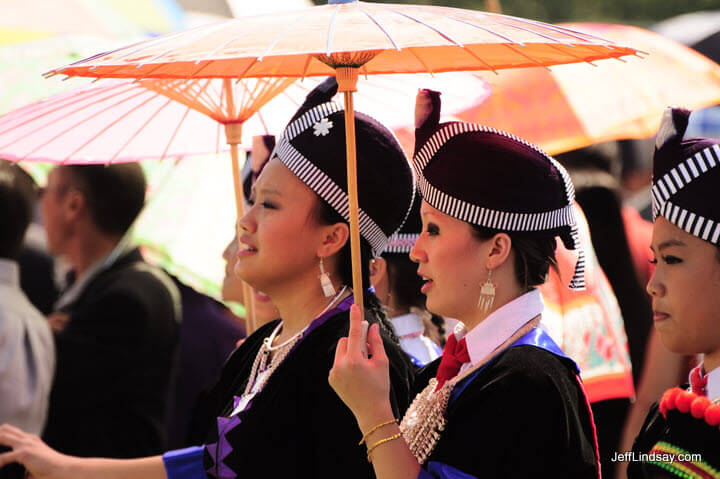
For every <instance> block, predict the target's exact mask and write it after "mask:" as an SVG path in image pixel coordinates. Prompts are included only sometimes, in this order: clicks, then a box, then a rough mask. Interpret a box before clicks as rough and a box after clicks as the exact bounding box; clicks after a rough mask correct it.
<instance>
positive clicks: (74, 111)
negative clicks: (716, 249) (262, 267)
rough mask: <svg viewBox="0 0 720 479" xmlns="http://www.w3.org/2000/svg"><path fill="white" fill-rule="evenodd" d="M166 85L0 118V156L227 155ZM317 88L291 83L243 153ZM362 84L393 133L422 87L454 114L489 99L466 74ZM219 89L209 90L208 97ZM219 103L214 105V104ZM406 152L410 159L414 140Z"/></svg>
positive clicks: (371, 109)
mask: <svg viewBox="0 0 720 479" xmlns="http://www.w3.org/2000/svg"><path fill="white" fill-rule="evenodd" d="M163 81H164V80H142V81H139V82H131V81H129V80H103V81H102V82H101V83H98V84H97V85H89V86H86V87H83V88H79V89H75V90H72V91H68V92H64V93H61V94H58V95H54V96H52V97H49V98H47V99H45V100H41V101H39V102H36V103H32V104H30V105H27V106H25V107H22V108H19V109H17V110H14V111H12V112H10V113H8V114H6V115H4V116H0V157H1V158H5V159H8V160H12V161H22V160H25V161H40V162H53V163H63V164H94V163H103V164H105V163H118V162H128V161H138V160H143V159H149V158H159V159H164V158H175V159H178V158H182V157H186V156H196V155H206V154H215V153H220V152H223V151H227V149H228V146H227V144H226V138H225V132H224V130H223V125H222V123H220V122H219V121H217V120H218V119H217V118H216V119H213V118H211V117H210V116H209V115H210V113H208V111H204V110H203V112H200V111H197V110H195V109H193V108H190V107H189V106H186V105H184V104H182V103H180V102H179V101H175V100H172V99H170V98H168V97H166V96H164V95H163V94H162V91H163V89H162V88H158V87H157V84H154V83H153V82H155V83H158V82H163ZM174 81H177V80H174ZM195 81H203V82H222V80H195ZM248 81H250V80H248ZM318 81H321V80H318V79H306V80H304V81H302V82H296V83H293V84H292V85H291V86H290V87H289V88H288V89H286V90H284V91H283V92H281V93H280V94H278V95H277V96H276V97H275V98H274V99H272V100H270V102H269V103H267V104H266V105H265V106H264V107H263V108H262V109H261V110H260V112H259V113H257V114H254V115H253V116H251V117H250V118H249V119H247V120H246V121H245V122H244V123H243V127H242V128H243V143H242V146H243V147H245V148H246V149H249V148H250V141H251V138H252V137H253V136H254V135H260V134H267V133H279V132H280V131H281V130H282V128H284V126H285V124H286V123H287V121H288V120H289V119H290V117H291V116H292V115H293V114H294V113H295V111H296V110H297V108H298V107H299V105H300V104H301V103H302V102H303V100H304V98H305V96H306V94H307V93H308V92H309V91H310V90H311V89H312V88H313V87H314V86H315V85H316V84H317V82H318ZM361 83H363V85H362V89H361V90H360V94H359V95H358V96H357V100H356V105H357V108H358V109H359V110H361V111H365V112H367V113H368V114H370V115H372V116H375V117H376V118H377V119H378V120H379V121H381V122H383V123H385V124H387V125H388V126H389V127H390V128H401V127H403V126H407V125H408V124H411V123H412V121H413V111H414V102H415V92H416V90H417V88H420V87H429V88H434V89H440V90H442V91H444V92H446V93H445V94H444V96H443V102H444V103H446V104H447V105H448V109H447V111H448V112H449V113H452V112H453V111H461V110H463V109H465V108H468V107H471V106H473V105H477V104H479V103H481V102H482V101H483V100H484V99H485V98H487V95H488V94H489V88H488V87H487V84H486V83H485V81H484V80H482V79H480V78H479V77H478V76H475V75H473V74H469V73H448V74H442V75H437V76H436V77H435V78H432V77H430V76H426V75H393V76H387V77H385V76H375V77H372V78H371V79H369V80H361ZM151 86H152V87H153V88H154V90H157V91H154V90H153V89H150V87H151ZM214 87H216V85H214V84H210V85H207V87H206V88H205V89H204V91H205V92H209V91H210V90H211V88H214ZM451 87H452V88H451ZM221 100H222V98H221V97H219V98H217V99H216V103H217V102H219V103H222V101H221ZM403 146H404V147H405V148H406V150H407V151H409V152H412V143H411V142H410V141H405V144H404V145H403Z"/></svg>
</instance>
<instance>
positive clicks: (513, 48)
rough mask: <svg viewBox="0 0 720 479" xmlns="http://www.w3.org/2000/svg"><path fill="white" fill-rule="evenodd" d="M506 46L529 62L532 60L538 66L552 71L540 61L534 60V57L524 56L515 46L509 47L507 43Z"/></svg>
mask: <svg viewBox="0 0 720 479" xmlns="http://www.w3.org/2000/svg"><path fill="white" fill-rule="evenodd" d="M504 46H505V47H507V48H509V49H510V50H512V51H514V52H515V53H517V54H518V55H520V56H521V57H523V58H527V59H528V60H530V61H531V62H533V63H535V64H537V65H538V66H540V67H542V68H544V69H546V70H548V71H550V69H549V68H548V67H547V66H546V65H543V64H542V63H541V62H540V61H538V60H536V59H534V58H533V57H531V56H528V55H526V54H524V53H523V52H521V51H518V49H517V48H515V47H514V46H512V45H508V44H507V43H505V44H504Z"/></svg>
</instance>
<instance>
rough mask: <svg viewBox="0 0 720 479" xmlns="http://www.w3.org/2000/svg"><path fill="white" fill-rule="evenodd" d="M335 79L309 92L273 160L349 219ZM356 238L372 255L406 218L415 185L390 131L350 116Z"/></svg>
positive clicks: (341, 119)
mask: <svg viewBox="0 0 720 479" xmlns="http://www.w3.org/2000/svg"><path fill="white" fill-rule="evenodd" d="M336 92H337V82H336V81H335V77H331V78H328V80H326V81H325V82H323V83H321V84H320V85H318V86H317V87H316V88H315V89H314V90H313V91H311V92H310V93H309V94H308V96H307V99H306V100H305V103H304V104H303V105H302V106H301V107H300V109H299V110H298V111H297V113H296V114H295V116H294V117H293V118H292V119H291V120H290V123H289V124H288V126H287V127H286V128H285V131H283V134H282V136H281V137H280V138H279V139H278V141H277V144H276V145H275V149H274V150H273V153H272V154H271V156H270V157H271V158H273V157H277V158H278V159H279V160H280V161H281V162H282V163H283V164H284V165H285V166H287V167H288V168H289V169H290V171H292V172H293V173H294V174H295V175H296V176H297V177H298V178H299V179H300V180H301V181H302V182H303V183H305V184H306V185H307V186H308V187H309V188H310V189H311V190H313V191H314V192H315V193H316V194H317V195H318V196H319V197H320V198H322V199H323V200H324V201H325V202H327V203H328V204H329V205H330V206H331V207H332V208H333V209H334V210H335V211H337V212H338V214H340V216H341V217H343V218H344V219H345V220H346V221H349V212H348V195H347V164H346V149H345V110H344V109H343V107H342V106H341V105H339V104H337V103H333V102H331V101H330V100H331V99H332V97H333V96H334V95H335V93H336ZM355 138H356V144H357V170H358V171H357V183H358V203H359V210H360V211H359V213H360V215H359V216H360V218H359V219H360V235H361V237H362V238H363V239H364V240H365V241H367V242H368V244H369V245H370V247H371V249H372V253H373V255H374V256H377V255H379V254H380V253H381V252H382V251H383V249H384V248H385V246H386V244H387V242H388V237H389V236H390V235H392V234H393V233H394V232H395V231H397V230H398V228H400V226H401V225H402V223H403V221H405V218H406V217H407V215H408V211H409V210H410V206H411V203H412V199H413V195H414V191H415V186H414V182H413V176H412V169H411V168H410V164H409V162H408V160H407V158H406V157H405V153H404V152H403V150H402V148H401V147H400V144H399V143H398V141H397V139H396V138H395V136H394V135H393V133H392V132H391V131H390V130H388V129H387V128H385V127H384V126H383V125H382V124H380V123H379V122H378V121H377V120H375V119H373V118H371V117H369V116H368V115H365V114H363V113H360V112H355Z"/></svg>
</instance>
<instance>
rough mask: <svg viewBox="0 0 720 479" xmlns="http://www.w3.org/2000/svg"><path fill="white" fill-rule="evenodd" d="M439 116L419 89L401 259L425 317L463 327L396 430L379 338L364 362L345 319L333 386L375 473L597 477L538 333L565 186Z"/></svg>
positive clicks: (356, 325) (571, 375) (544, 163)
mask: <svg viewBox="0 0 720 479" xmlns="http://www.w3.org/2000/svg"><path fill="white" fill-rule="evenodd" d="M439 116H440V111H439V96H437V95H434V94H432V93H431V92H427V91H425V92H421V93H420V94H419V98H418V111H417V112H416V122H417V125H418V126H419V128H418V129H417V130H416V154H415V158H414V161H413V166H414V169H415V172H416V174H417V177H418V183H419V188H420V191H421V193H422V196H423V203H422V207H421V216H422V222H423V232H422V234H421V235H420V237H419V238H418V240H417V242H416V243H415V246H414V247H413V249H412V251H411V252H410V256H411V258H413V260H414V261H416V262H417V263H419V268H418V274H419V275H421V276H422V277H423V278H424V280H425V283H424V285H423V287H422V291H423V293H425V294H426V295H427V307H428V309H429V310H430V311H433V312H435V313H438V314H441V315H443V316H449V317H453V318H458V319H459V320H460V321H461V322H462V323H463V324H464V328H456V330H455V332H454V333H453V334H452V335H451V336H450V337H449V338H448V341H447V344H446V345H445V349H444V352H443V357H442V360H441V361H435V362H433V363H431V365H429V366H428V367H427V368H426V376H425V378H424V381H422V380H421V381H419V383H420V386H419V388H418V389H423V388H424V389H423V390H422V392H420V394H418V395H417V396H416V398H415V400H414V402H413V404H412V405H411V407H410V409H409V410H408V412H407V413H406V415H405V417H404V418H403V419H402V423H401V424H400V425H399V426H398V424H397V423H396V418H398V416H395V415H394V414H393V413H392V408H391V407H390V403H389V401H388V400H387V397H388V393H389V380H388V374H387V359H386V355H385V352H384V348H383V345H382V341H381V337H380V335H379V330H378V328H377V327H375V326H372V327H371V328H370V331H369V335H368V350H369V353H370V356H369V358H367V357H365V356H364V355H363V353H362V351H361V349H360V343H361V342H362V340H361V339H360V318H359V317H358V315H357V313H355V312H351V327H350V333H349V336H348V338H347V339H343V340H341V341H340V342H339V343H338V349H337V352H336V356H335V363H334V366H333V369H332V370H331V371H330V383H331V385H332V386H333V388H334V389H335V391H336V392H337V393H338V395H339V396H340V397H341V398H342V399H343V401H344V402H345V403H346V404H347V405H348V407H349V408H350V409H351V410H352V411H353V414H354V415H355V417H356V419H357V422H358V425H359V428H360V431H361V432H362V433H363V434H364V442H365V444H366V445H367V448H368V449H367V453H368V460H369V461H371V462H372V464H373V467H374V470H375V475H376V476H377V477H378V478H381V479H386V478H413V479H414V478H416V477H443V478H450V477H452V478H465V479H467V478H472V477H476V478H500V477H502V478H504V477H573V478H575V477H577V478H580V477H582V478H590V477H598V475H599V464H598V457H597V446H596V441H595V438H594V427H593V421H592V415H591V413H590V410H589V407H588V404H587V400H586V398H585V395H584V392H583V389H582V386H581V383H580V382H579V379H578V376H577V373H578V371H577V369H576V367H575V365H574V363H573V362H572V361H571V360H569V359H568V358H566V357H565V356H564V354H563V353H562V351H561V350H560V349H559V348H558V347H557V346H556V345H555V343H554V342H553V341H552V339H550V337H549V336H548V335H547V334H546V333H545V332H544V331H543V329H542V327H541V322H540V321H541V313H542V310H543V303H542V299H541V297H540V293H539V292H538V291H537V290H536V289H535V287H536V286H537V285H539V284H541V283H542V282H543V281H544V280H545V277H546V275H547V272H548V269H549V267H550V266H551V265H553V263H554V249H555V237H556V236H560V238H561V239H562V240H563V242H564V244H565V245H566V246H567V247H568V248H575V246H576V245H577V232H576V226H575V220H574V216H573V213H572V204H573V188H572V184H571V183H570V180H569V177H568V175H567V173H566V172H565V170H564V169H563V168H562V167H561V166H560V165H559V164H558V163H557V162H555V161H554V160H553V159H551V158H550V157H548V156H547V155H545V154H544V153H543V152H542V151H540V150H539V149H537V148H536V147H533V146H532V145H530V144H528V143H526V142H524V141H522V140H520V139H518V138H515V137H512V136H510V135H507V134H505V133H502V132H498V131H496V130H493V129H490V128H486V127H482V126H479V125H474V124H468V123H456V122H452V123H445V124H438V119H439ZM582 272H583V261H582V254H580V256H579V260H578V264H577V266H576V271H575V275H574V277H573V280H572V282H571V287H574V288H581V287H583V280H582ZM433 376H435V377H433ZM429 378H432V379H429ZM425 385H427V386H425Z"/></svg>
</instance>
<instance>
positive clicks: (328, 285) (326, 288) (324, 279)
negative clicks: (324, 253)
mask: <svg viewBox="0 0 720 479" xmlns="http://www.w3.org/2000/svg"><path fill="white" fill-rule="evenodd" d="M320 286H322V290H323V294H324V295H325V297H326V298H330V297H331V296H335V294H336V291H335V286H333V284H332V281H330V275H329V274H327V273H326V272H325V268H324V267H323V259H322V258H320Z"/></svg>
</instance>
